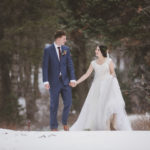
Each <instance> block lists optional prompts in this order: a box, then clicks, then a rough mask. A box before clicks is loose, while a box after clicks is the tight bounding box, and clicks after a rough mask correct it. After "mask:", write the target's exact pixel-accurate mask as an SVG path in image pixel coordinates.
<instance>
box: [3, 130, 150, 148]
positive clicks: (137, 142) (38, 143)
mask: <svg viewBox="0 0 150 150" xmlns="http://www.w3.org/2000/svg"><path fill="white" fill-rule="evenodd" d="M149 139H150V132H149V131H82V132H71V131H70V132H64V131H60V132H51V131H13V130H6V129H0V150H149V149H150V142H149Z"/></svg>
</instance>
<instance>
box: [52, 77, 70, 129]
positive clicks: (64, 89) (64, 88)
mask: <svg viewBox="0 0 150 150" xmlns="http://www.w3.org/2000/svg"><path fill="white" fill-rule="evenodd" d="M49 92H50V128H51V129H57V128H58V121H57V112H58V106H59V95H60V94H61V96H62V99H63V104H64V108H63V114H62V124H63V125H67V120H68V116H69V111H70V108H71V105H72V90H71V87H70V86H69V85H64V84H63V81H62V78H61V77H60V78H59V84H58V85H56V86H51V87H50V90H49Z"/></svg>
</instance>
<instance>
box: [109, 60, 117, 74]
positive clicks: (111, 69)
mask: <svg viewBox="0 0 150 150" xmlns="http://www.w3.org/2000/svg"><path fill="white" fill-rule="evenodd" d="M109 69H110V74H111V75H113V76H116V73H115V69H114V63H113V62H112V61H110V64H109Z"/></svg>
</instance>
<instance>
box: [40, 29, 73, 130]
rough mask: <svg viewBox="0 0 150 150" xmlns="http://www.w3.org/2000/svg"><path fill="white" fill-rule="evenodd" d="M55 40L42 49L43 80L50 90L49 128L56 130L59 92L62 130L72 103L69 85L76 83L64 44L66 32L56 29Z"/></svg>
mask: <svg viewBox="0 0 150 150" xmlns="http://www.w3.org/2000/svg"><path fill="white" fill-rule="evenodd" d="M54 38H55V41H54V43H53V44H52V45H50V46H48V47H46V48H45V49H44V55H43V82H44V85H45V88H46V89H48V90H49V92H50V128H51V130H52V131H57V130H58V122H57V111H58V104H59V94H61V96H62V99H63V104H64V109H63V114H62V124H63V126H64V130H65V131H68V130H69V127H68V125H67V120H68V115H69V111H70V108H71V104H72V91H71V87H74V86H75V84H76V79H75V74H74V67H73V62H72V59H71V56H70V49H69V47H67V46H65V42H66V34H65V32H64V31H57V32H56V33H55V35H54Z"/></svg>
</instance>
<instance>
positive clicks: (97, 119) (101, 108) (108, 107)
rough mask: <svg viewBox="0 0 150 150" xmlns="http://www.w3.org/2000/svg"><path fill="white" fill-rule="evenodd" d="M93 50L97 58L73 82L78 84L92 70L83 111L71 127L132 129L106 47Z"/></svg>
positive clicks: (78, 128) (80, 128)
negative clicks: (93, 72) (91, 80)
mask: <svg viewBox="0 0 150 150" xmlns="http://www.w3.org/2000/svg"><path fill="white" fill-rule="evenodd" d="M95 53H96V56H97V59H96V60H93V61H92V62H91V64H90V66H89V69H88V70H87V72H86V73H85V74H84V75H83V76H82V77H81V78H80V79H79V80H77V82H76V85H78V84H79V83H81V82H83V81H84V80H85V79H87V78H88V77H89V76H90V74H91V73H92V71H93V70H94V71H95V76H94V80H93V82H92V85H91V88H90V90H89V93H88V95H87V98H86V100H85V102H84V105H83V107H82V110H81V112H80V114H79V117H78V119H77V121H76V122H75V123H74V124H73V125H72V127H71V128H70V130H71V131H74V130H77V131H81V130H131V125H130V122H129V120H128V117H127V114H126V111H125V103H124V100H123V97H122V94H121V91H120V86H119V84H118V80H117V78H116V77H115V71H114V64H113V62H112V60H111V59H110V58H108V57H107V47H106V46H98V47H97V48H96V50H95Z"/></svg>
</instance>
